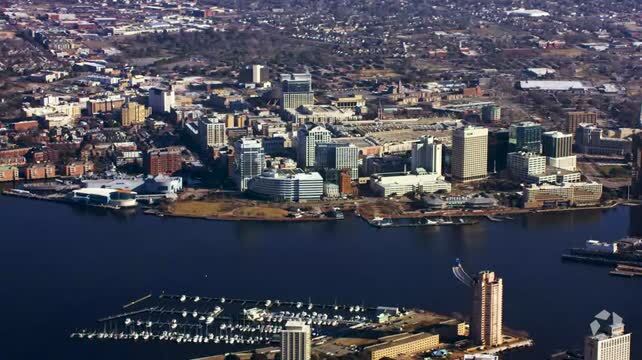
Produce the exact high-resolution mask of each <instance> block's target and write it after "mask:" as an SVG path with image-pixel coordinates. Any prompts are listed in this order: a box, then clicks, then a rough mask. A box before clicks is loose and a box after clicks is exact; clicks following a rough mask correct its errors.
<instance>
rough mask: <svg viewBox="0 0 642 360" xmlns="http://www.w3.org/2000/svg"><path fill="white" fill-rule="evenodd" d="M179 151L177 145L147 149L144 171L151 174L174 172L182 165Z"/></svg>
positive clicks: (169, 173)
mask: <svg viewBox="0 0 642 360" xmlns="http://www.w3.org/2000/svg"><path fill="white" fill-rule="evenodd" d="M181 152H182V150H181V148H179V147H167V148H160V149H150V150H148V151H147V153H146V154H145V158H144V165H145V172H146V173H147V174H149V175H152V176H156V175H159V174H166V175H171V174H173V173H175V172H176V171H178V170H180V169H181V168H182V167H183V157H182V156H181Z"/></svg>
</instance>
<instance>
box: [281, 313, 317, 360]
mask: <svg viewBox="0 0 642 360" xmlns="http://www.w3.org/2000/svg"><path fill="white" fill-rule="evenodd" d="M311 353H312V332H311V330H310V326H309V325H306V324H305V323H304V322H301V321H288V322H287V323H286V324H285V328H284V329H283V330H281V360H310V357H311Z"/></svg>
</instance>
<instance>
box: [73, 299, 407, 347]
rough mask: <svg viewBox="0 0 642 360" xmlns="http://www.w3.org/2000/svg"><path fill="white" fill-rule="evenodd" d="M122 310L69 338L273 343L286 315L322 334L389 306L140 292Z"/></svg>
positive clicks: (351, 326) (361, 324)
mask: <svg viewBox="0 0 642 360" xmlns="http://www.w3.org/2000/svg"><path fill="white" fill-rule="evenodd" d="M123 309H124V310H127V311H125V312H121V313H118V314H115V315H110V316H107V317H104V318H100V319H98V326H97V327H96V328H94V329H81V330H77V331H75V332H73V333H72V334H71V335H70V338H74V339H84V340H130V341H139V340H143V341H171V342H176V343H183V344H187V343H213V344H221V345H234V344H236V345H247V346H254V345H257V346H258V345H268V344H271V343H274V342H278V341H279V337H278V335H279V334H280V331H281V330H282V329H283V326H284V325H285V323H286V322H287V321H290V320H296V321H301V322H304V323H306V324H308V325H310V326H311V327H312V329H313V335H314V336H327V335H331V334H336V333H338V332H344V333H345V331H350V330H356V329H364V328H367V327H369V326H373V325H374V324H376V320H377V314H378V313H381V311H383V310H382V309H386V310H388V309H393V308H391V307H379V308H377V307H367V306H364V305H340V304H315V303H312V302H311V301H310V300H308V301H305V302H304V301H281V300H270V299H266V300H251V299H238V298H225V297H216V298H215V297H206V296H191V295H173V294H164V293H163V294H161V295H159V296H153V295H152V294H148V295H145V296H143V297H142V298H140V299H137V300H134V301H132V302H130V303H128V304H125V305H124V306H123ZM394 309H395V311H399V310H398V309H396V308H394Z"/></svg>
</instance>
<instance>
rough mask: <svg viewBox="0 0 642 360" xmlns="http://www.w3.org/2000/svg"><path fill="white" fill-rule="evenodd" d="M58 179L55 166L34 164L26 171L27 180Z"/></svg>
mask: <svg viewBox="0 0 642 360" xmlns="http://www.w3.org/2000/svg"><path fill="white" fill-rule="evenodd" d="M53 177H56V167H55V166H54V165H53V164H33V165H29V166H27V167H26V168H25V169H24V178H25V179H27V180H39V179H49V178H53Z"/></svg>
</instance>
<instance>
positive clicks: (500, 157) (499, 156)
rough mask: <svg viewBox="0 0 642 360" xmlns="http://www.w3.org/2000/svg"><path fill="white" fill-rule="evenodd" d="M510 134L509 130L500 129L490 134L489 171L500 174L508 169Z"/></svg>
mask: <svg viewBox="0 0 642 360" xmlns="http://www.w3.org/2000/svg"><path fill="white" fill-rule="evenodd" d="M508 134H509V132H508V130H507V129H498V130H495V131H491V132H489V133H488V171H491V172H500V171H502V170H504V169H506V166H507V164H506V161H507V156H508V140H509V136H508Z"/></svg>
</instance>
